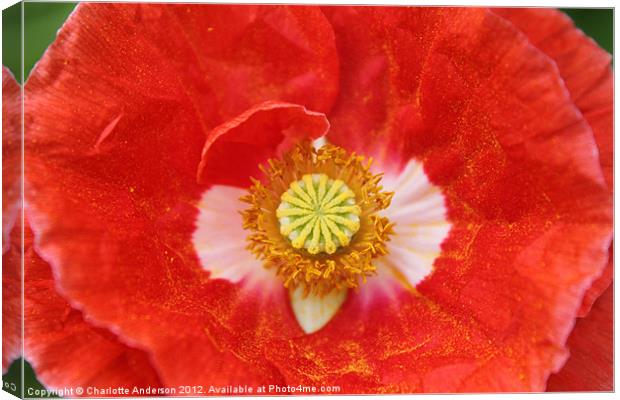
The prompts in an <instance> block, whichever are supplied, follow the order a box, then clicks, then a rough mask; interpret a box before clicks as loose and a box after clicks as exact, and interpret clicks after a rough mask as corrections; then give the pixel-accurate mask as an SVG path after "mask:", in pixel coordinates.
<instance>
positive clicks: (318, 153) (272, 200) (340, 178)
mask: <svg viewBox="0 0 620 400" xmlns="http://www.w3.org/2000/svg"><path fill="white" fill-rule="evenodd" d="M370 164H371V160H369V161H367V162H366V163H365V162H364V157H362V156H358V155H355V154H350V153H348V152H347V151H345V150H344V149H342V148H340V147H337V146H333V145H329V144H328V145H325V146H323V147H321V148H320V149H318V150H317V149H314V148H313V147H312V145H311V144H310V143H309V142H304V143H302V144H299V145H297V146H296V147H295V148H293V149H292V150H291V151H289V152H288V153H286V154H284V156H282V158H281V159H271V160H269V161H268V166H267V167H264V166H261V170H262V171H263V173H264V174H265V178H264V179H263V180H262V181H259V180H256V179H253V180H252V181H253V185H252V186H251V187H250V189H249V190H248V194H246V195H245V196H243V197H242V198H241V200H242V201H243V202H245V203H248V204H249V205H250V207H249V208H248V209H246V210H244V211H242V212H241V214H242V216H243V228H244V229H246V230H248V231H249V232H250V234H249V235H248V238H247V239H248V242H249V244H248V249H249V250H250V251H251V252H252V253H254V254H255V255H256V257H257V258H258V259H260V260H263V261H264V266H265V267H266V268H274V269H275V271H276V273H277V275H278V276H280V277H281V278H282V280H283V283H284V286H285V287H287V288H289V289H291V290H292V289H295V288H297V287H299V286H302V287H304V289H305V293H306V294H308V293H311V292H312V293H314V294H318V295H324V294H327V293H329V292H330V291H332V290H334V289H336V290H340V289H345V288H356V287H358V286H359V285H360V283H365V282H366V279H367V277H370V276H372V275H374V274H376V268H375V266H374V265H373V264H372V262H373V260H374V259H375V258H376V257H378V256H381V255H384V254H386V253H387V248H386V242H387V241H388V240H389V236H390V235H391V234H392V233H393V231H392V227H393V225H392V224H391V223H390V221H389V220H388V219H387V218H385V217H382V216H380V215H378V212H379V211H380V210H383V209H385V208H387V207H388V206H389V205H390V202H391V200H392V196H393V193H391V192H384V191H383V188H382V187H381V186H380V185H379V182H380V181H381V177H382V174H377V175H373V174H372V173H371V172H370ZM330 189H333V190H331V191H330Z"/></svg>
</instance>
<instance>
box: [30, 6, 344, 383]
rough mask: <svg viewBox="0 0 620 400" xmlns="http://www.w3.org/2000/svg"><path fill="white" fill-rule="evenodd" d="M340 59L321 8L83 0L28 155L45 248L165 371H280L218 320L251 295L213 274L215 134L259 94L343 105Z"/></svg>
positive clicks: (73, 289)
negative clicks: (241, 351) (205, 209)
mask: <svg viewBox="0 0 620 400" xmlns="http://www.w3.org/2000/svg"><path fill="white" fill-rule="evenodd" d="M209 21H211V22H213V24H210V23H208V22H209ZM211 28H212V29H211ZM170 32H176V33H175V34H170ZM209 34H212V36H208V35H209ZM210 37H212V39H209V38H210ZM197 48H200V49H205V51H204V52H202V51H195V49H197ZM291 54H295V55H296V57H291ZM337 63H338V60H337V56H336V53H335V47H334V44H333V32H332V30H331V27H330V26H329V24H328V22H327V21H326V20H325V18H324V16H323V15H322V13H321V12H320V10H318V9H315V8H312V7H268V6H267V7H263V6H256V7H254V6H250V7H245V6H238V7H234V6H232V7H228V6H208V7H204V6H193V5H173V6H167V5H138V4H136V5H126V4H123V5H120V4H80V5H78V6H77V8H76V10H75V11H74V12H73V13H72V15H71V16H70V17H69V19H68V20H67V22H66V23H65V25H64V26H63V28H62V29H61V31H60V32H59V36H58V39H57V40H56V41H55V42H54V43H53V44H52V45H51V46H50V48H49V49H48V51H47V52H46V53H45V55H44V56H43V58H42V59H41V61H40V62H39V63H38V64H37V66H36V68H35V69H34V70H33V72H32V74H31V76H30V78H29V80H28V83H27V84H26V88H25V90H26V92H27V96H26V113H27V115H26V138H25V142H26V143H25V145H26V152H25V154H26V161H25V162H26V164H28V166H29V168H28V173H27V174H26V175H27V176H26V196H27V198H28V204H29V206H30V209H29V215H30V216H31V224H32V226H33V231H34V232H35V234H36V237H37V244H38V247H37V251H38V252H39V253H40V254H41V255H42V256H43V257H44V258H45V259H46V260H47V261H48V262H49V263H50V265H51V266H52V269H53V270H54V274H55V277H57V279H58V280H57V282H56V283H57V285H58V286H59V288H61V290H62V293H63V295H66V296H67V298H70V299H71V302H72V304H73V305H74V306H76V307H77V308H79V309H80V310H82V311H83V313H84V316H85V318H86V319H87V320H88V321H96V323H97V325H98V326H101V327H105V328H107V329H109V330H111V331H113V332H114V333H116V334H118V336H119V338H121V340H123V341H125V342H127V343H132V344H134V345H136V346H137V347H140V348H148V349H149V352H150V354H151V356H152V361H153V363H154V365H156V367H157V370H158V372H159V374H160V377H161V379H162V382H163V383H165V384H169V385H174V384H192V383H194V384H201V383H203V382H205V381H209V382H212V383H213V384H220V383H221V384H228V383H247V384H252V383H279V382H280V381H281V376H280V375H279V373H278V372H277V371H276V370H275V369H274V368H273V367H271V366H269V365H268V364H267V363H266V362H265V361H264V360H263V361H262V363H259V365H255V364H252V363H247V362H246V360H244V359H241V358H240V357H239V356H238V355H237V354H236V353H235V352H234V350H235V348H234V347H233V348H232V350H230V349H228V348H218V347H217V343H215V342H214V340H213V338H212V336H211V335H210V333H209V332H210V331H209V329H208V328H207V326H212V330H215V329H216V328H217V327H219V326H220V325H218V324H219V321H220V320H226V319H227V318H228V316H229V314H230V315H237V314H235V310H237V308H236V306H237V305H239V304H240V303H243V302H244V301H245V298H244V299H243V300H239V301H235V299H237V298H238V297H240V295H239V294H238V288H237V287H235V286H234V285H230V284H226V283H224V282H221V281H218V280H209V274H208V272H206V271H204V270H203V269H202V268H201V265H200V262H199V258H198V256H197V254H196V252H195V250H194V248H193V245H192V234H193V232H194V229H195V226H194V223H195V220H196V217H197V215H198V210H197V208H196V205H197V204H198V202H199V201H200V197H201V195H202V192H203V191H204V190H205V188H206V187H205V185H199V184H197V183H196V172H197V168H198V165H199V163H200V160H201V150H202V148H203V146H204V143H205V139H206V138H207V136H206V135H207V133H208V132H209V131H211V130H212V129H213V128H214V127H216V126H218V125H219V124H221V123H223V122H225V121H226V120H228V119H229V118H232V117H234V116H236V115H239V114H240V113H242V112H243V111H245V110H246V109H248V107H252V106H253V105H254V104H260V103H261V102H263V101H267V100H280V101H295V102H299V103H301V104H305V105H307V106H309V107H310V108H311V109H314V110H319V111H326V110H328V109H329V108H330V107H331V103H332V101H333V96H334V95H335V91H336V88H337V73H338V71H337ZM265 81H269V82H271V83H272V84H270V85H255V84H254V83H255V82H265ZM282 296H285V293H282ZM281 304H282V305H283V306H281V307H286V306H288V305H287V302H286V300H283V301H282V302H281ZM269 305H270V306H271V304H269ZM239 307H240V309H241V310H243V311H246V310H247V309H248V307H247V304H244V305H243V306H240V305H239ZM278 307H280V306H275V307H271V309H272V311H273V310H277V309H278ZM231 309H232V310H231ZM225 312H229V314H226V316H224V317H222V316H221V315H220V314H224V313H225ZM273 312H274V313H277V311H273ZM287 312H288V313H289V315H290V311H289V310H288V309H287ZM214 315H215V316H214ZM243 316H244V317H245V316H246V315H245V314H244V315H243ZM228 319H233V317H230V318H228ZM247 320H248V318H241V317H238V316H237V323H241V324H242V325H243V324H246V322H247ZM251 321H252V323H254V322H257V323H260V321H257V320H256V319H251ZM261 321H262V319H261ZM293 324H294V320H293V321H292V323H291V324H289V325H288V326H290V327H291V328H290V330H291V331H294V332H295V333H299V328H297V327H296V326H294V325H293ZM232 325H234V324H232V323H231V326H232ZM288 326H286V327H288ZM224 328H226V329H228V325H227V326H225V327H224ZM254 328H256V326H254V325H250V326H248V328H247V331H246V330H241V329H239V330H237V331H238V332H244V334H246V335H247V336H253V335H260V333H261V329H260V327H259V329H254ZM254 353H255V356H254V357H255V358H256V359H258V358H260V353H256V352H254ZM180 355H182V356H180ZM188 377H190V378H191V379H189V380H188Z"/></svg>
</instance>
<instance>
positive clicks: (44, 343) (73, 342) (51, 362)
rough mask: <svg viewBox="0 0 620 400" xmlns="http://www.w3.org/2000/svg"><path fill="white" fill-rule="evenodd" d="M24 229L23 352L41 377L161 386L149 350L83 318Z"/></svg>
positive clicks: (69, 382)
mask: <svg viewBox="0 0 620 400" xmlns="http://www.w3.org/2000/svg"><path fill="white" fill-rule="evenodd" d="M24 234H25V242H24V244H25V247H24V285H25V290H24V337H25V340H24V356H25V358H26V359H27V360H28V361H29V362H30V363H31V364H32V366H33V368H34V370H35V372H36V374H37V379H38V380H39V381H41V383H43V384H44V385H45V386H46V388H48V389H63V388H73V389H74V390H75V389H76V388H77V387H83V388H85V387H88V386H92V387H100V388H106V387H119V386H120V387H124V388H129V389H130V390H133V388H134V387H137V388H146V387H161V383H160V381H159V378H158V377H157V373H156V371H155V370H154V369H153V367H152V366H151V363H150V361H149V356H148V354H147V353H145V352H144V351H141V350H138V349H135V348H133V347H129V346H127V345H125V344H123V343H121V342H120V341H119V339H118V337H116V335H114V334H112V333H110V332H109V331H107V330H106V329H102V328H96V327H94V326H93V325H91V324H90V323H88V322H87V321H85V320H84V317H83V316H82V313H81V312H80V311H78V310H76V309H75V308H73V307H71V305H70V304H69V303H68V302H67V301H66V300H65V299H63V298H62V297H61V296H60V295H59V294H58V293H57V292H56V286H55V282H54V277H53V276H52V270H51V267H50V266H49V264H47V263H46V262H45V261H44V260H43V259H42V258H41V257H39V255H38V254H37V253H36V251H35V250H34V248H33V247H32V232H31V231H30V229H29V228H27V229H26V230H25V233H24ZM84 395H88V393H84ZM134 396H135V393H134Z"/></svg>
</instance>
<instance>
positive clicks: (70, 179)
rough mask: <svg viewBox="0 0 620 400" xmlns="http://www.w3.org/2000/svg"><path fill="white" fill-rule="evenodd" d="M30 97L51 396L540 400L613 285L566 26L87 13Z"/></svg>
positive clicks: (440, 16)
mask: <svg viewBox="0 0 620 400" xmlns="http://www.w3.org/2000/svg"><path fill="white" fill-rule="evenodd" d="M523 13H526V15H525V16H524V15H523ZM530 17H531V19H530ZM532 21H540V23H538V22H532ZM584 66H587V68H585V67H584ZM25 93H26V95H25V109H26V116H25V130H26V134H25V135H26V138H25V146H26V148H25V162H26V165H27V170H26V174H25V187H26V200H27V208H26V214H27V218H28V221H29V223H30V225H31V227H32V232H33V234H34V239H33V240H34V243H33V245H32V246H30V247H28V251H27V257H26V263H25V264H26V267H25V268H26V269H25V281H26V286H27V287H26V290H27V292H26V299H25V301H26V304H25V317H24V318H25V351H26V354H25V357H26V358H27V359H28V360H29V361H30V362H31V363H32V365H33V367H34V369H35V371H36V372H37V374H38V376H39V377H40V378H41V380H42V382H43V383H44V384H45V385H47V386H48V387H50V388H59V387H63V386H78V385H80V386H88V385H90V386H96V387H103V388H105V387H110V386H114V385H120V384H122V385H123V386H125V387H129V388H133V386H138V387H164V386H165V387H168V388H176V389H177V392H176V394H183V393H179V392H178V390H179V387H180V386H181V385H183V386H188V385H189V386H193V385H197V386H198V387H202V390H203V391H202V394H217V393H213V392H209V389H210V387H211V386H212V385H213V386H218V387H220V386H224V385H247V386H252V387H255V388H256V387H259V386H261V385H265V386H266V387H267V388H268V387H269V385H276V386H278V387H280V388H286V387H296V386H297V385H307V386H315V387H316V388H317V390H319V391H320V390H321V387H324V390H327V389H325V386H329V387H330V388H331V387H334V386H337V387H339V388H340V393H386V392H403V393H406V392H419V391H423V392H479V391H539V390H544V389H545V387H546V382H547V379H548V377H549V376H550V374H551V373H553V372H557V371H559V370H560V369H561V368H562V366H563V365H564V363H565V362H566V360H567V358H568V351H567V348H566V343H567V338H568V336H569V333H570V332H571V329H572V328H573V325H574V323H575V318H576V316H577V315H578V312H579V310H580V307H581V306H582V302H583V301H584V296H585V298H586V300H585V301H586V302H587V304H585V305H584V306H583V307H584V310H583V312H584V313H585V312H586V311H587V308H588V307H589V305H590V304H591V303H592V301H593V300H594V299H596V297H598V295H599V294H600V293H601V291H602V290H603V289H604V288H605V287H606V286H607V285H608V283H609V281H610V279H611V278H610V277H611V274H610V273H607V274H605V273H604V269H605V266H606V265H607V263H608V249H609V245H610V240H611V236H612V226H611V211H612V210H611V196H610V193H611V190H610V186H611V169H610V168H611V160H612V158H611V155H612V153H611V152H612V150H611V129H612V128H611V111H612V102H611V71H610V68H609V56H608V55H607V54H605V53H604V52H602V51H601V50H599V49H598V48H597V47H596V46H595V45H594V44H592V43H591V42H590V41H589V40H588V39H587V38H585V37H584V36H583V34H581V33H580V32H579V31H577V30H576V29H575V28H574V27H573V26H572V24H571V23H570V22H569V21H568V19H566V17H564V16H563V15H562V14H560V13H559V12H556V11H551V10H525V11H514V10H488V9H465V8H461V9H444V8H431V9H426V8H402V7H327V8H322V9H319V8H316V7H296V6H295V7H285V6H198V5H169V6H168V5H140V4H131V5H130V4H81V5H79V6H78V8H77V9H76V11H75V12H74V13H73V14H72V15H71V17H70V18H69V20H68V21H67V22H66V23H65V25H64V27H63V28H62V29H61V31H60V32H59V36H58V38H57V40H56V41H55V42H54V44H53V45H52V46H51V47H50V48H49V49H48V51H47V52H46V54H45V55H44V57H43V58H42V59H41V61H40V62H39V64H38V65H37V67H36V68H35V70H34V71H33V73H32V75H31V76H30V78H29V79H28V82H27V83H26V87H25ZM323 138H324V139H326V142H327V143H328V144H325V145H324V146H322V147H320V144H318V143H319V142H320V140H322V139H323ZM319 139H320V140H319ZM313 140H314V141H315V146H316V147H313V146H311V145H310V142H311V141H313ZM599 154H600V156H599ZM370 157H372V158H373V159H374V163H372V164H371V165H369V164H368V162H367V160H368V158H370ZM259 166H260V167H259ZM608 185H609V187H608ZM27 237H28V235H27ZM26 245H27V243H26ZM601 276H603V278H600V279H599V277H601ZM597 279H599V280H597ZM593 282H595V283H594V284H593ZM588 290H589V291H588ZM586 292H587V294H586ZM607 297H609V296H608V295H607ZM607 297H605V298H603V299H601V300H605V299H606V298H607ZM595 308H598V304H597V306H596V307H595ZM603 308H604V307H603ZM582 322H587V320H584V321H582ZM580 328H581V325H579V326H578V327H577V330H579V329H580ZM576 333H578V332H577V331H576ZM571 340H572V339H571ZM599 342H600V341H599ZM599 342H597V343H589V342H584V341H583V340H582V339H579V338H577V339H574V340H572V341H569V342H568V343H569V344H568V345H569V347H570V348H571V349H573V346H574V350H575V352H576V354H582V356H583V355H584V353H592V351H587V350H586V348H587V349H589V350H592V348H593V347H594V346H596V345H598V344H600V343H599ZM580 346H584V347H580ZM600 350H601V351H602V353H601V352H598V353H597V354H599V355H600V354H605V352H607V353H609V352H610V351H611V349H610V348H606V349H600ZM600 360H602V362H601V363H600V364H601V369H602V370H607V369H609V368H610V366H609V363H607V362H606V360H608V358H607V359H606V358H604V357H603V358H601V359H600ZM572 362H573V361H572V360H571V361H569V364H568V365H569V366H570V365H571V363H572ZM606 376H608V377H611V375H606ZM558 379H559V378H558ZM560 381H561V379H559V380H557V381H556V382H560ZM586 384H588V382H584V385H586ZM605 384H606V385H609V384H610V381H605V382H602V384H601V385H602V386H601V388H607V389H608V388H609V386H604V385H605ZM555 388H558V387H557V386H556V387H555ZM583 388H584V387H579V388H576V389H583ZM269 393H271V394H277V392H274V391H272V392H268V393H266V394H269ZM86 394H91V395H92V394H94V393H86ZM104 394H108V393H104ZM129 394H134V393H129ZM189 394H198V393H197V392H194V393H189Z"/></svg>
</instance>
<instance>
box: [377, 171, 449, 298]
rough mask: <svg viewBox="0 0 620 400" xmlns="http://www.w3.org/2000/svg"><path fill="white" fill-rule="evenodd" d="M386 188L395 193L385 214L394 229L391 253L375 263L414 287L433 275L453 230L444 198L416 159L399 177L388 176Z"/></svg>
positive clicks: (384, 180) (379, 267)
mask: <svg viewBox="0 0 620 400" xmlns="http://www.w3.org/2000/svg"><path fill="white" fill-rule="evenodd" d="M383 187H384V188H385V190H388V191H393V192H394V198H393V199H392V204H391V205H390V207H388V208H387V209H386V210H385V211H384V213H383V214H384V215H385V216H386V217H388V218H389V219H390V221H391V222H393V223H394V224H395V226H394V235H393V236H392V238H391V240H390V242H389V243H388V251H389V253H388V254H387V255H386V256H384V257H381V258H379V259H377V261H376V263H375V264H376V266H377V268H378V269H381V270H385V271H390V272H391V273H392V275H393V277H394V278H395V279H396V280H398V281H401V283H403V284H405V285H406V286H409V287H415V286H416V285H417V284H418V283H420V282H421V281H422V280H424V278H426V277H427V276H428V275H430V274H431V273H432V272H433V264H434V263H435V260H436V259H437V257H439V255H440V254H441V244H442V243H443V241H444V240H445V239H446V238H447V237H448V234H449V232H450V229H451V228H452V225H451V224H450V222H449V221H448V217H447V208H446V205H445V199H444V195H443V194H442V193H441V190H440V189H439V187H437V186H435V185H434V184H433V183H431V182H430V181H429V179H428V177H427V176H426V173H425V172H424V168H423V166H422V163H419V162H417V161H414V160H411V161H409V163H408V164H407V166H406V167H405V168H404V169H403V170H402V171H401V172H400V174H397V175H386V176H385V178H384V179H383ZM403 279H404V280H406V282H402V280H403Z"/></svg>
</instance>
